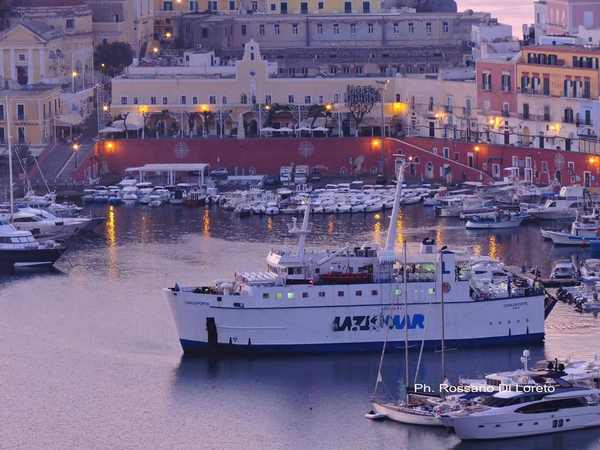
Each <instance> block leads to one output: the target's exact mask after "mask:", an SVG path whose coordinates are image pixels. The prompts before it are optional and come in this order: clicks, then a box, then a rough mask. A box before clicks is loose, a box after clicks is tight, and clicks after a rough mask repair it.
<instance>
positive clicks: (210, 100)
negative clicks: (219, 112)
mask: <svg viewBox="0 0 600 450" xmlns="http://www.w3.org/2000/svg"><path fill="white" fill-rule="evenodd" d="M208 103H210V104H211V105H216V104H217V96H216V95H211V96H210V97H208Z"/></svg>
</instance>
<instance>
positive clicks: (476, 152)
mask: <svg viewBox="0 0 600 450" xmlns="http://www.w3.org/2000/svg"><path fill="white" fill-rule="evenodd" d="M473 150H475V168H476V169H477V170H479V168H478V161H477V156H478V155H479V151H480V150H481V149H480V148H479V145H476V146H475V148H473Z"/></svg>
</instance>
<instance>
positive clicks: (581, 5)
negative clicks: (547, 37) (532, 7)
mask: <svg viewBox="0 0 600 450" xmlns="http://www.w3.org/2000/svg"><path fill="white" fill-rule="evenodd" d="M545 16H546V17H545V19H546V33H548V34H565V33H575V32H576V31H577V30H578V29H579V26H583V27H585V28H598V27H600V1H598V0H546V13H545Z"/></svg>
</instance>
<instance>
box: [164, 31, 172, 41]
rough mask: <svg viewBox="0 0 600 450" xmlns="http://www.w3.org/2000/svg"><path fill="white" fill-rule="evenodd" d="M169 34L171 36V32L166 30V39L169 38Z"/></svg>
mask: <svg viewBox="0 0 600 450" xmlns="http://www.w3.org/2000/svg"><path fill="white" fill-rule="evenodd" d="M171 36H172V34H171V32H170V31H167V32H166V33H165V37H166V38H167V39H171Z"/></svg>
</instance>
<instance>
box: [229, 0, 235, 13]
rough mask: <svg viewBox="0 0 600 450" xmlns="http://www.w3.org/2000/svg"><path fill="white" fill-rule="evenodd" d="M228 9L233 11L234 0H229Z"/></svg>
mask: <svg viewBox="0 0 600 450" xmlns="http://www.w3.org/2000/svg"><path fill="white" fill-rule="evenodd" d="M229 11H235V1H234V0H229Z"/></svg>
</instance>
